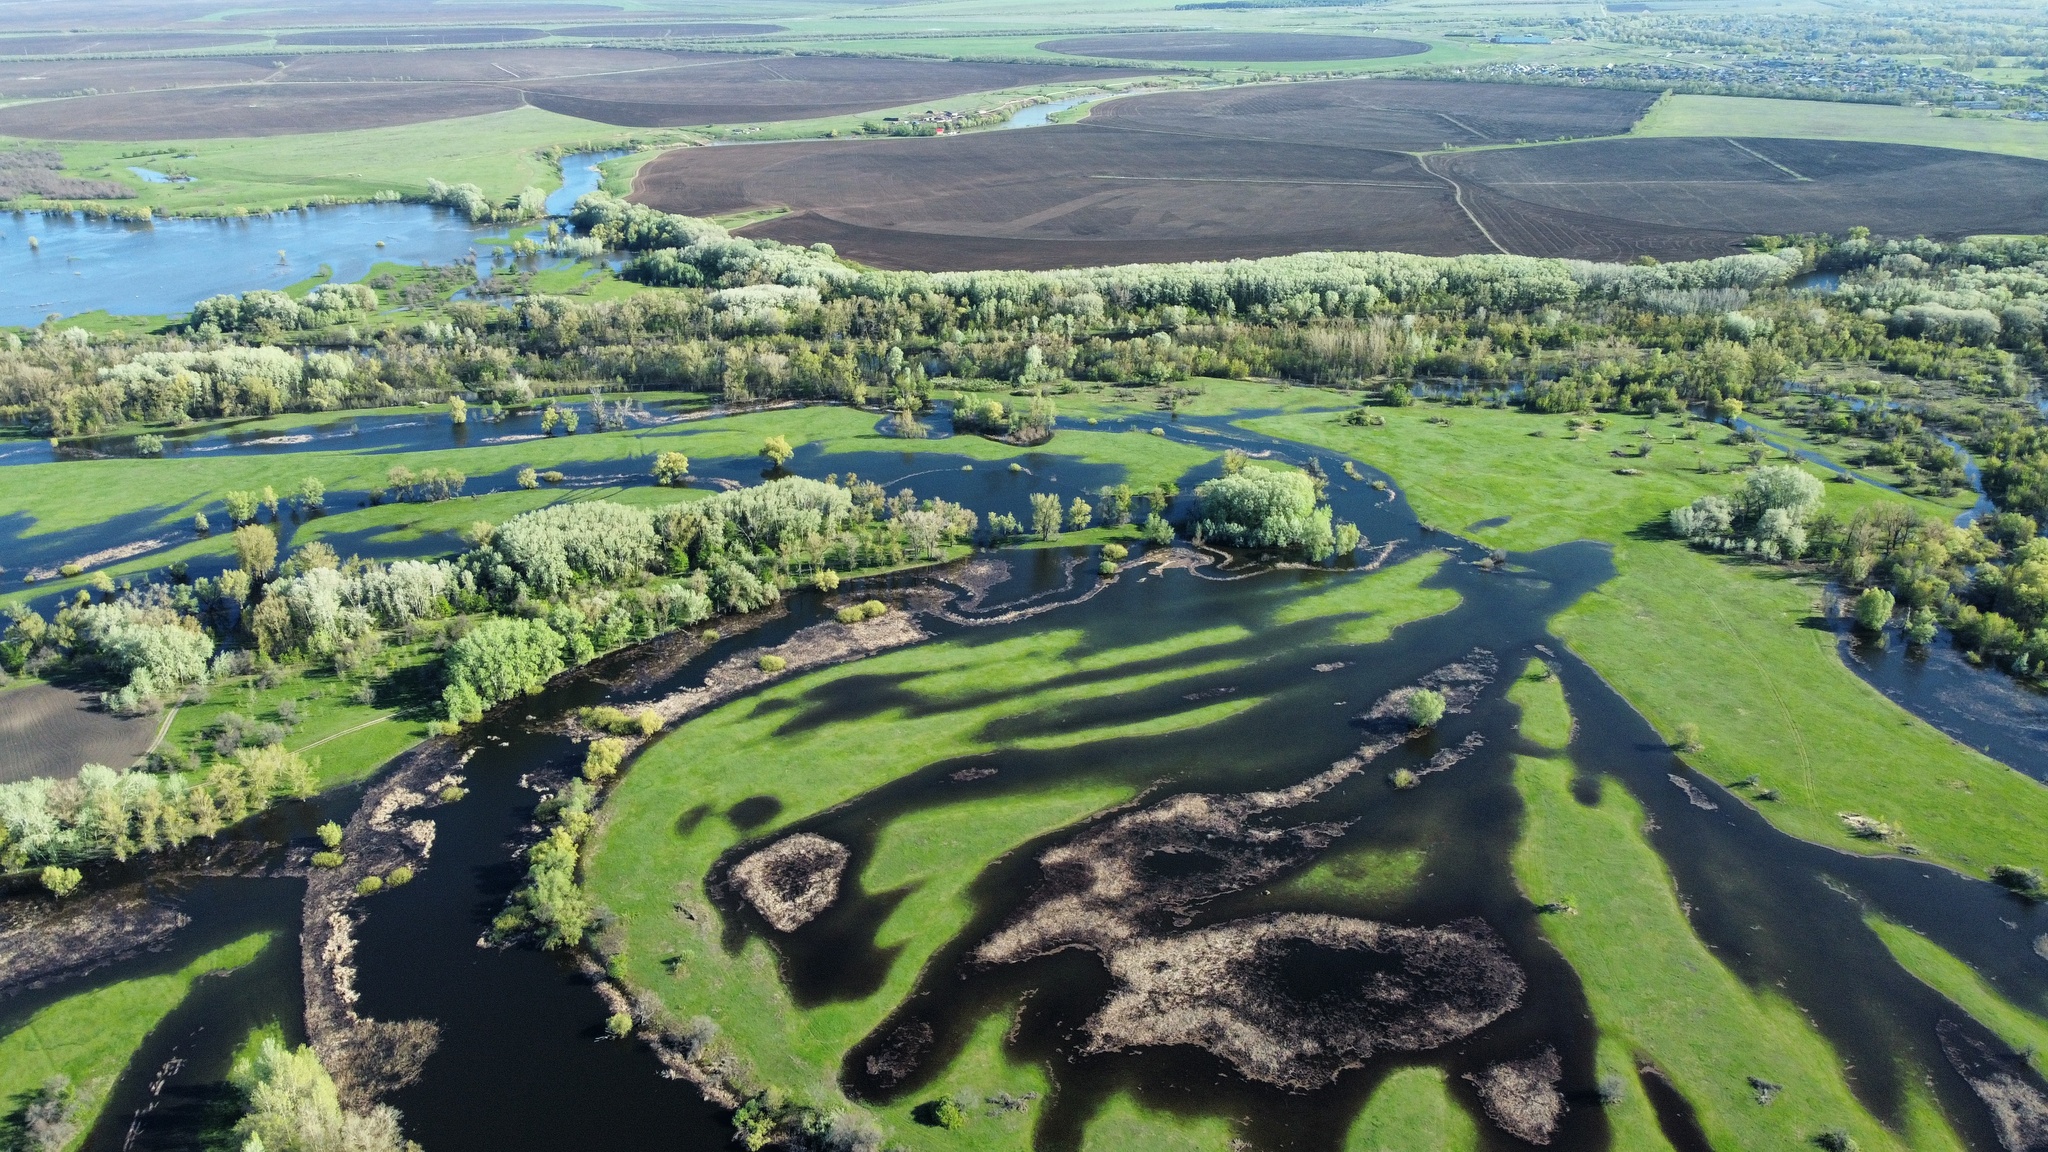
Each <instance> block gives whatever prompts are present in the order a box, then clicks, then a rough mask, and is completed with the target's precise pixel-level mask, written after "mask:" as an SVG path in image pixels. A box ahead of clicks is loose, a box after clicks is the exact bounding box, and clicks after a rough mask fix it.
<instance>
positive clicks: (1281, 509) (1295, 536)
mask: <svg viewBox="0 0 2048 1152" xmlns="http://www.w3.org/2000/svg"><path fill="white" fill-rule="evenodd" d="M1226 468H1228V469H1229V471H1228V472H1227V474H1225V475H1223V476H1220V477H1218V478H1216V479H1214V480H1210V481H1208V482H1206V483H1204V484H1202V485H1200V486H1199V487H1197V488H1196V489H1195V498H1196V500H1197V501H1198V506H1197V509H1196V520H1195V528H1194V535H1195V538H1196V539H1198V540H1214V541H1217V542H1219V543H1223V544H1230V545H1234V546H1236V547H1240V548H1264V549H1273V550H1277V551H1281V552H1291V553H1295V554H1298V555H1302V556H1307V557H1309V558H1310V559H1313V560H1323V559H1327V558H1329V557H1330V556H1332V555H1343V554H1349V553H1350V552H1352V551H1353V550H1355V549H1356V548H1357V547H1358V543H1359V533H1358V528H1357V526H1356V525H1353V524H1348V523H1341V522H1340V523H1336V524H1334V525H1333V524H1332V522H1331V518H1330V515H1331V514H1330V506H1329V505H1328V504H1325V503H1323V502H1322V490H1321V486H1319V485H1318V484H1317V483H1316V479H1315V478H1314V477H1313V476H1311V475H1310V474H1309V473H1307V472H1304V471H1301V470H1299V469H1294V468H1281V469H1268V468H1255V467H1247V466H1245V463H1244V461H1242V460H1241V459H1233V460H1232V461H1230V462H1229V463H1228V464H1226Z"/></svg>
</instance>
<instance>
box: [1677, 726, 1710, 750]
mask: <svg viewBox="0 0 2048 1152" xmlns="http://www.w3.org/2000/svg"><path fill="white" fill-rule="evenodd" d="M1705 748H1706V745H1705V744H1703V743H1701V742H1700V726H1699V725H1697V724H1695V723H1693V722H1692V721H1690V720H1688V721H1686V722H1685V723H1683V724H1680V725H1679V726H1678V750H1679V751H1681V752H1699V751H1701V750H1703V749H1705Z"/></svg>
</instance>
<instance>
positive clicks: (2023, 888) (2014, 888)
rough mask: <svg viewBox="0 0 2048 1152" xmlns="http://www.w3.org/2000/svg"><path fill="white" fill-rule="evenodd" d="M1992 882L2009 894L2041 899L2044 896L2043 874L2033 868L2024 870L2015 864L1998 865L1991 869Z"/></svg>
mask: <svg viewBox="0 0 2048 1152" xmlns="http://www.w3.org/2000/svg"><path fill="white" fill-rule="evenodd" d="M1991 882H1992V883H1994V884H1996V885H1998V886H1999V887H2001V888H2004V889H2005V890H2007V891H2009V892H2016V893H2018V894H2019V895H2021V896H2026V897H2029V898H2039V897H2040V896H2041V894H2042V893H2041V874H2040V873H2039V872H2037V871H2035V870H2034V869H2032V868H2022V867H2019V866H2018V865H2014V864H1999V865H1996V866H1994V867H1993V868H1992V869H1991Z"/></svg>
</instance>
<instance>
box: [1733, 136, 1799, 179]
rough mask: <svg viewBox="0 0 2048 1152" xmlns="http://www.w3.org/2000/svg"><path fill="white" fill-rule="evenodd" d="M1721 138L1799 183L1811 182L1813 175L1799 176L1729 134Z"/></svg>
mask: <svg viewBox="0 0 2048 1152" xmlns="http://www.w3.org/2000/svg"><path fill="white" fill-rule="evenodd" d="M1721 139H1722V140H1725V141H1727V142H1728V143H1729V144H1731V145H1733V146H1734V147H1736V148H1739V149H1741V150H1742V151H1744V152H1747V153H1749V154H1750V155H1751V156H1754V157H1756V158H1757V159H1759V160H1761V161H1763V162H1764V163H1766V164H1769V165H1770V166H1771V167H1773V168H1776V169H1777V170H1778V171H1780V172H1783V173H1784V174H1785V175H1787V176H1790V177H1791V178H1793V179H1794V180H1797V181H1799V182H1801V183H1803V184H1811V183H1813V177H1811V176H1801V175H1800V174H1799V173H1797V172H1794V171H1793V170H1791V169H1790V168H1787V167H1785V166H1784V165H1783V164H1780V163H1778V162H1777V161H1776V160H1773V159H1771V158H1770V157H1769V156H1766V155H1764V154H1763V153H1761V152H1759V151H1757V150H1756V149H1754V148H1751V147H1749V146H1748V145H1746V144H1744V143H1742V142H1741V141H1739V140H1736V139H1734V138H1733V137H1729V136H1723V137H1721Z"/></svg>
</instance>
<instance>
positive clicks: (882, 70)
mask: <svg viewBox="0 0 2048 1152" xmlns="http://www.w3.org/2000/svg"><path fill="white" fill-rule="evenodd" d="M1132 75H1138V73H1137V72H1136V71H1134V70H1125V69H1101V68H1082V67H1070V66H1067V65H1059V64H997V63H978V62H968V61H926V60H883V59H877V58H872V57H868V58H858V57H833V56H751V57H748V56H742V57H724V58H723V59H722V62H719V63H697V64H689V65H685V66H683V67H679V68H674V69H670V70H668V71H666V72H642V73H635V74H632V75H629V76H605V77H586V78H583V79H578V80H573V81H564V82H548V83H540V84H533V85H529V86H527V89H526V99H527V102H528V103H531V104H534V105H537V106H539V107H542V108H546V109H548V110H549V111H551V112H560V113H563V114H564V115H569V116H580V117H583V118H584V119H586V120H598V121H601V122H603V123H606V124H620V125H625V126H629V127H636V128H651V127H666V126H679V125H698V124H742V123H754V122H760V121H777V120H805V119H810V118H812V117H819V116H840V115H847V114H850V113H857V112H868V111H873V110H875V109H878V108H892V107H896V106H898V105H903V104H910V103H914V102H916V101H919V100H938V99H942V98H945V97H948V96H961V95H965V94H967V93H969V92H987V91H992V90H995V89H999V88H1011V87H1017V86H1020V85H1025V84H1050V83H1058V82H1061V81H1075V80H1098V79H1100V80H1107V79H1111V78H1114V77H1118V76H1132Z"/></svg>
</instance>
